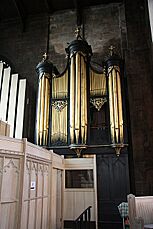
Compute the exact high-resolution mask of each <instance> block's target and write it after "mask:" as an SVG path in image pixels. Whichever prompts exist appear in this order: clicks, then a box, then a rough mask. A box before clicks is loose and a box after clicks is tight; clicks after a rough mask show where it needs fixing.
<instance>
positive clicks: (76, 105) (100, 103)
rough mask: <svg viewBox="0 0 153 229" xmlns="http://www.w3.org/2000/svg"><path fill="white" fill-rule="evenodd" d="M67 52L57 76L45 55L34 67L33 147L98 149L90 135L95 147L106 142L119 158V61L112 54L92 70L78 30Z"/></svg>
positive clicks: (121, 139)
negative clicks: (34, 141)
mask: <svg viewBox="0 0 153 229" xmlns="http://www.w3.org/2000/svg"><path fill="white" fill-rule="evenodd" d="M66 53H67V56H68V58H67V67H66V69H65V70H64V72H63V73H61V74H59V73H58V71H57V69H56V68H55V66H54V65H53V64H52V63H51V62H49V61H48V60H47V57H46V56H45V58H43V61H42V62H41V63H39V64H38V65H37V67H36V71H37V73H38V81H39V83H38V97H37V112H36V138H35V139H36V144H38V145H41V146H44V147H47V148H53V147H57V148H58V147H59V148H60V147H63V146H65V147H67V148H70V149H74V148H75V149H82V148H83V149H84V148H88V147H90V146H91V145H96V144H97V143H96V141H95V142H94V141H92V133H93V136H94V137H95V138H98V139H99V140H98V144H99V145H101V146H102V145H103V144H105V145H106V143H107V145H108V146H112V147H115V149H117V151H116V152H117V154H119V152H120V148H121V147H123V146H124V136H123V128H124V123H123V105H122V92H121V90H122V87H121V70H120V62H121V60H120V59H119V58H118V56H117V55H115V54H114V52H111V55H110V56H109V58H108V59H107V60H106V61H105V64H104V67H103V69H102V68H101V69H100V70H99V69H98V70H97V69H95V68H94V67H93V66H92V64H91V56H92V49H91V46H90V45H88V43H87V42H86V41H85V40H84V39H82V38H81V36H80V34H79V31H78V34H77V38H76V40H74V41H72V42H71V43H70V44H69V45H68V47H67V48H66ZM93 130H94V131H93ZM98 133H99V135H98ZM104 135H105V136H107V139H108V140H107V141H106V142H104V141H103V137H102V136H104Z"/></svg>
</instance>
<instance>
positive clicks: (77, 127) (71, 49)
mask: <svg viewBox="0 0 153 229" xmlns="http://www.w3.org/2000/svg"><path fill="white" fill-rule="evenodd" d="M66 51H67V53H68V54H69V56H70V59H71V61H70V64H71V66H70V125H69V126H70V143H71V145H73V146H74V145H75V147H77V145H78V147H79V146H81V145H86V144H87V142H88V139H87V136H88V134H87V132H88V114H89V107H88V102H87V101H88V100H89V98H88V96H87V91H88V90H89V88H88V86H87V78H88V77H89V76H88V72H89V71H87V68H89V62H88V61H89V57H90V56H91V54H92V51H91V47H90V46H89V45H88V43H87V42H86V41H85V40H82V39H80V40H79V39H77V40H74V41H72V42H71V43H70V45H69V46H68V48H67V49H66Z"/></svg>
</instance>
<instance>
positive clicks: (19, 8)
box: [13, 0, 26, 31]
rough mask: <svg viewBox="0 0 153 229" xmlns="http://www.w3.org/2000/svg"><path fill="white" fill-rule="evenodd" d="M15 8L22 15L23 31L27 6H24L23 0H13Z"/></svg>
mask: <svg viewBox="0 0 153 229" xmlns="http://www.w3.org/2000/svg"><path fill="white" fill-rule="evenodd" d="M13 2H14V5H15V8H16V10H17V12H18V15H19V17H20V21H21V25H22V31H24V30H25V18H26V12H25V8H24V6H23V3H22V1H21V0H13Z"/></svg>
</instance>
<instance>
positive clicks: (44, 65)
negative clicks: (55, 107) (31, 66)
mask: <svg viewBox="0 0 153 229" xmlns="http://www.w3.org/2000/svg"><path fill="white" fill-rule="evenodd" d="M52 68H53V64H52V63H51V62H49V61H48V60H47V59H43V60H42V62H40V63H39V64H38V65H37V67H36V72H37V74H38V94H37V109H36V126H35V143H36V144H37V145H43V146H48V139H49V136H48V134H49V122H50V118H49V109H50V98H51V75H52Z"/></svg>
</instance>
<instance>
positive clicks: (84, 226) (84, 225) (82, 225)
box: [74, 206, 92, 229]
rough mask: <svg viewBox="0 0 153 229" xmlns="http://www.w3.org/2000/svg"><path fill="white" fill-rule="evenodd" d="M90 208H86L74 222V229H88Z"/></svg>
mask: <svg viewBox="0 0 153 229" xmlns="http://www.w3.org/2000/svg"><path fill="white" fill-rule="evenodd" d="M91 208H92V206H89V207H88V208H86V209H85V210H84V211H83V212H82V213H81V214H80V215H79V217H78V218H77V219H76V220H75V221H74V229H90V219H91V212H90V209H91Z"/></svg>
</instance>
